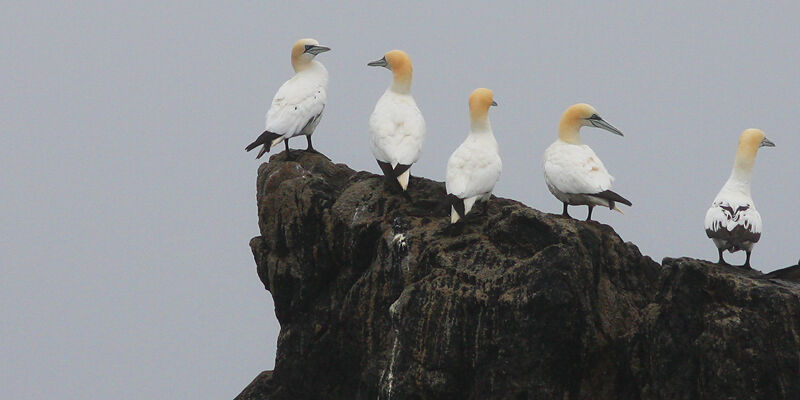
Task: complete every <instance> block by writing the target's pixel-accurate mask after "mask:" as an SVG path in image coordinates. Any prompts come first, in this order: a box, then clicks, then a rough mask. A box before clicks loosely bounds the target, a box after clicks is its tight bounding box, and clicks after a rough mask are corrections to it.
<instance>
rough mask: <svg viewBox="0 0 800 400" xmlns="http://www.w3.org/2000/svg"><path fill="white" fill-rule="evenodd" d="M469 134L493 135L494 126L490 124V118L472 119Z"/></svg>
mask: <svg viewBox="0 0 800 400" xmlns="http://www.w3.org/2000/svg"><path fill="white" fill-rule="evenodd" d="M469 132H470V134H472V133H478V134H480V133H492V124H491V123H490V122H489V117H488V116H487V117H485V118H470V121H469Z"/></svg>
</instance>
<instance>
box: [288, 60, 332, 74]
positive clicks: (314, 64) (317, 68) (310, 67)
mask: <svg viewBox="0 0 800 400" xmlns="http://www.w3.org/2000/svg"><path fill="white" fill-rule="evenodd" d="M292 66H293V67H294V72H306V71H307V72H321V71H325V72H327V70H326V69H325V66H324V65H322V63H321V62H319V61H317V60H311V61H309V62H307V63H297V64H293V65H292Z"/></svg>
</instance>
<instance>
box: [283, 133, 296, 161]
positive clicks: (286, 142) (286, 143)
mask: <svg viewBox="0 0 800 400" xmlns="http://www.w3.org/2000/svg"><path fill="white" fill-rule="evenodd" d="M283 145H284V146H285V147H286V161H294V160H295V158H294V156H293V155H292V151H291V150H289V138H286V139H284V140H283Z"/></svg>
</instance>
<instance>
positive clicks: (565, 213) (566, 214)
mask: <svg viewBox="0 0 800 400" xmlns="http://www.w3.org/2000/svg"><path fill="white" fill-rule="evenodd" d="M561 215H563V216H565V217H569V218H572V217H571V216H570V215H569V213H568V212H567V203H564V212H562V213H561Z"/></svg>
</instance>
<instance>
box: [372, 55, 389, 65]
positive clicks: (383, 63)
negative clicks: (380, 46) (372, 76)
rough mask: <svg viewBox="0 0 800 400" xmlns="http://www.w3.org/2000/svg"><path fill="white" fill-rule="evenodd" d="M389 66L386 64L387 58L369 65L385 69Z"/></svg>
mask: <svg viewBox="0 0 800 400" xmlns="http://www.w3.org/2000/svg"><path fill="white" fill-rule="evenodd" d="M387 65H389V64H388V63H386V57H383V58H381V59H380V60H375V61H371V62H369V63H367V66H368V67H385V66H387Z"/></svg>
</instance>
